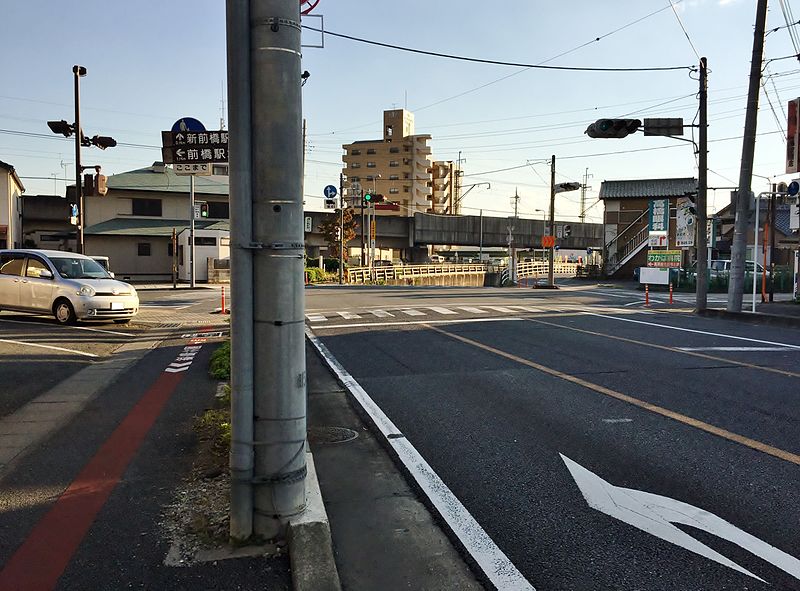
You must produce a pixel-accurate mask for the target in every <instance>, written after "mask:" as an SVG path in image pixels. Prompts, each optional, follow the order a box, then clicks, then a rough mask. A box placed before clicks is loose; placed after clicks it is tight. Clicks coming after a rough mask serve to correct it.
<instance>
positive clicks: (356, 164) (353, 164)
mask: <svg viewBox="0 0 800 591" xmlns="http://www.w3.org/2000/svg"><path fill="white" fill-rule="evenodd" d="M350 168H361V163H360V162H351V163H350Z"/></svg>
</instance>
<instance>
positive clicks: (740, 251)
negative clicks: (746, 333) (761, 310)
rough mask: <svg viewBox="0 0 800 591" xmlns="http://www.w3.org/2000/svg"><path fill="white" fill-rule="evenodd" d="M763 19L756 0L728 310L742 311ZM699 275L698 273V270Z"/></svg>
mask: <svg viewBox="0 0 800 591" xmlns="http://www.w3.org/2000/svg"><path fill="white" fill-rule="evenodd" d="M766 22H767V0H758V5H757V7H756V25H755V31H754V33H753V56H752V59H751V62H750V85H749V88H748V92H747V113H746V115H745V119H744V139H743V140H742V164H741V168H740V170H739V188H738V189H737V191H736V221H735V222H734V226H733V244H732V245H731V271H730V279H729V281H728V306H727V310H728V312H741V311H742V295H743V292H744V258H745V252H746V251H747V226H748V223H747V222H748V217H749V215H748V214H749V210H750V193H751V191H750V188H751V183H752V176H753V156H754V154H755V148H756V127H757V125H758V96H759V92H760V91H761V67H762V62H763V56H764V29H765V27H766ZM698 275H699V273H698Z"/></svg>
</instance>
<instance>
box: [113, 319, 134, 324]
mask: <svg viewBox="0 0 800 591" xmlns="http://www.w3.org/2000/svg"><path fill="white" fill-rule="evenodd" d="M130 321H131V319H130V318H123V319H122V320H115V321H114V324H130Z"/></svg>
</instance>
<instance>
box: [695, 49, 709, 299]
mask: <svg viewBox="0 0 800 591" xmlns="http://www.w3.org/2000/svg"><path fill="white" fill-rule="evenodd" d="M699 98H700V113H699V124H700V130H699V138H698V140H699V141H698V151H699V154H698V155H697V216H696V217H697V223H696V227H695V246H696V247H697V275H696V277H697V285H696V289H695V308H697V311H698V312H701V311H703V310H705V309H706V307H707V306H708V249H707V245H708V237H707V236H706V223H707V219H708V213H707V203H708V63H707V60H706V58H704V57H701V58H700V96H699Z"/></svg>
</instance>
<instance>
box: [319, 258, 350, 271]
mask: <svg viewBox="0 0 800 591" xmlns="http://www.w3.org/2000/svg"><path fill="white" fill-rule="evenodd" d="M322 264H323V266H324V267H325V270H326V271H327V272H328V273H338V272H339V259H323V260H322ZM344 268H345V269H346V268H347V262H346V261H345V263H344Z"/></svg>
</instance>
